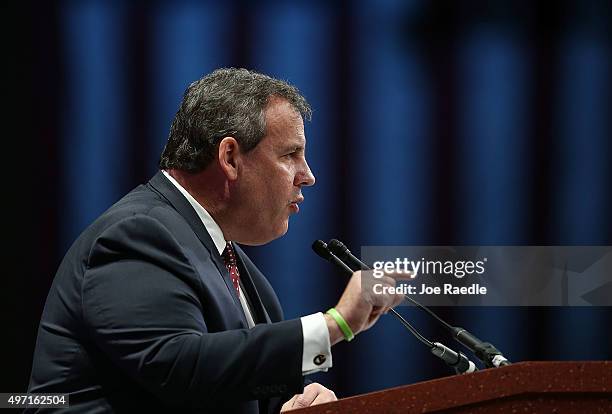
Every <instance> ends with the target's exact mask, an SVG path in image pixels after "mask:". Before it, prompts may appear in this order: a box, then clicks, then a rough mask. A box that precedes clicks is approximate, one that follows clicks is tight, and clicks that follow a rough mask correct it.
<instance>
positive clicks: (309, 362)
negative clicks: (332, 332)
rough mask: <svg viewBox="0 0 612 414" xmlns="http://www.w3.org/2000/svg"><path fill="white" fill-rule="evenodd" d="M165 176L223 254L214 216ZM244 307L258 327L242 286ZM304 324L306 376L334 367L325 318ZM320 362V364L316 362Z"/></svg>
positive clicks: (317, 315) (305, 320) (313, 317)
mask: <svg viewBox="0 0 612 414" xmlns="http://www.w3.org/2000/svg"><path fill="white" fill-rule="evenodd" d="M162 172H163V173H164V175H165V176H166V178H168V180H170V182H171V183H172V184H173V185H174V186H175V187H176V188H177V189H178V190H179V191H180V192H181V194H183V195H184V196H185V198H186V199H187V201H189V204H191V206H192V207H193V209H194V210H195V211H196V213H197V215H198V217H200V220H202V223H203V224H204V227H206V230H207V231H208V234H210V237H211V238H212V240H213V243H214V244H215V247H216V248H217V251H218V252H219V254H223V250H225V245H226V244H227V240H225V237H224V236H223V231H221V228H220V227H219V225H218V224H217V223H216V222H215V220H214V219H213V218H212V216H211V215H210V214H209V213H208V211H206V209H205V208H204V207H202V206H201V205H200V204H199V203H198V202H197V201H196V199H195V198H193V196H192V195H191V194H189V192H188V191H187V190H185V189H184V188H183V186H181V185H180V184H179V183H178V182H177V181H176V180H175V179H174V178H173V177H172V176H171V175H170V174H168V173H167V172H166V171H163V170H162ZM238 291H239V295H238V297H239V298H240V304H241V305H242V310H243V311H244V315H245V316H246V319H247V322H248V325H249V328H252V327H253V326H255V322H254V321H253V315H252V314H251V310H250V309H249V306H248V304H247V301H246V299H245V297H244V295H243V294H241V286H240V285H239V287H238ZM300 321H301V322H302V336H303V337H304V348H303V349H304V351H303V354H302V374H304V375H306V374H312V373H314V372H318V371H327V369H328V368H331V366H332V354H331V344H330V342H329V331H328V330H327V323H326V322H325V317H324V316H323V314H322V313H321V312H318V313H313V314H312V315H308V316H303V317H302V318H300ZM315 361H316V362H315Z"/></svg>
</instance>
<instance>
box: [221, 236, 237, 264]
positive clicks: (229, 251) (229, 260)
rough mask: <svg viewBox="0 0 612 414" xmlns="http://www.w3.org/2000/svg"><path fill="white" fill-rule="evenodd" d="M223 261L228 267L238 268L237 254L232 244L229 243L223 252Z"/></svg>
mask: <svg viewBox="0 0 612 414" xmlns="http://www.w3.org/2000/svg"><path fill="white" fill-rule="evenodd" d="M223 260H224V261H225V265H226V266H236V254H235V253H234V248H233V247H232V244H231V243H230V242H227V244H226V245H225V249H224V250H223Z"/></svg>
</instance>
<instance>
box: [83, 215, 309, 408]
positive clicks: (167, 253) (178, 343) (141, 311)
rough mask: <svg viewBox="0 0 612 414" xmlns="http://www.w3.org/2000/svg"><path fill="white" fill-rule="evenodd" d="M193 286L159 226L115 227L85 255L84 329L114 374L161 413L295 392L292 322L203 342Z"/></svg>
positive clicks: (299, 384) (296, 329)
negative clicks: (134, 385) (151, 397)
mask: <svg viewBox="0 0 612 414" xmlns="http://www.w3.org/2000/svg"><path fill="white" fill-rule="evenodd" d="M201 283H203V282H202V281H201V279H200V278H199V277H198V275H197V274H196V273H195V271H194V268H193V266H192V265H191V264H190V262H189V260H188V258H187V257H186V255H185V254H184V253H183V251H182V250H181V247H180V245H179V244H178V243H177V241H176V240H175V239H174V238H173V236H172V234H171V233H170V232H169V231H168V230H167V229H166V227H164V225H163V224H162V223H161V222H160V221H159V220H157V219H154V218H151V217H149V216H144V215H135V216H132V217H129V218H126V219H123V220H121V221H119V222H117V223H116V224H114V225H112V226H111V227H109V228H107V229H106V230H105V231H104V232H103V233H102V234H101V236H100V237H99V238H98V239H97V240H96V242H95V243H94V245H93V247H92V249H91V252H90V255H89V260H88V263H87V270H86V272H85V276H84V280H83V285H82V298H83V320H84V323H85V328H86V330H87V332H88V335H89V336H90V338H91V340H92V341H93V342H94V343H95V344H96V345H97V346H98V347H99V348H100V349H101V350H102V352H104V353H105V354H107V355H108V356H109V358H110V359H111V360H112V361H113V363H114V364H116V365H117V366H118V367H119V368H120V369H121V370H123V371H124V372H125V373H127V374H128V375H129V376H131V377H132V378H133V379H134V380H136V381H137V382H139V383H140V384H141V385H142V386H143V387H144V388H146V389H147V390H149V391H150V392H152V393H154V394H155V395H157V396H158V397H159V398H161V399H162V400H164V401H165V402H166V403H169V404H180V405H184V404H186V405H190V406H206V405H208V404H210V403H214V402H216V401H220V400H226V401H227V400H228V399H230V400H233V401H240V400H252V399H262V398H269V397H272V396H277V395H282V394H285V393H299V392H301V391H302V389H303V379H302V372H301V365H302V361H301V359H302V349H301V348H302V342H303V338H302V329H301V324H300V320H299V319H297V320H289V321H284V322H277V323H273V324H268V325H258V326H256V327H254V328H253V329H240V330H231V331H223V332H213V333H211V332H208V329H207V326H206V323H205V320H204V316H203V313H202V312H203V308H202V306H201V303H200V299H199V298H198V295H197V293H196V292H197V291H198V287H199V286H201Z"/></svg>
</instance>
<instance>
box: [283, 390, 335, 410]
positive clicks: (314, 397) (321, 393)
mask: <svg viewBox="0 0 612 414" xmlns="http://www.w3.org/2000/svg"><path fill="white" fill-rule="evenodd" d="M336 400H337V398H336V394H334V392H333V391H332V390H328V389H327V388H325V387H324V386H322V385H321V384H318V383H316V382H313V383H312V384H308V385H307V386H305V387H304V392H303V393H302V394H296V395H294V396H293V398H291V399H290V400H289V401H287V402H286V403H284V404H283V406H282V407H281V413H284V412H286V411H289V410H295V409H297V408H305V407H310V406H311V405H317V404H323V403H326V402H330V401H336Z"/></svg>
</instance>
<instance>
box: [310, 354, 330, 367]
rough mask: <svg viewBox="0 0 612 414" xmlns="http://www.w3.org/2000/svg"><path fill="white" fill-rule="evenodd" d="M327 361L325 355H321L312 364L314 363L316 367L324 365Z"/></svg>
mask: <svg viewBox="0 0 612 414" xmlns="http://www.w3.org/2000/svg"><path fill="white" fill-rule="evenodd" d="M325 361H327V358H326V357H325V355H321V354H319V355H317V356H316V357H314V359H313V360H312V362H314V364H315V365H322V364H323V363H324V362H325Z"/></svg>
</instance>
